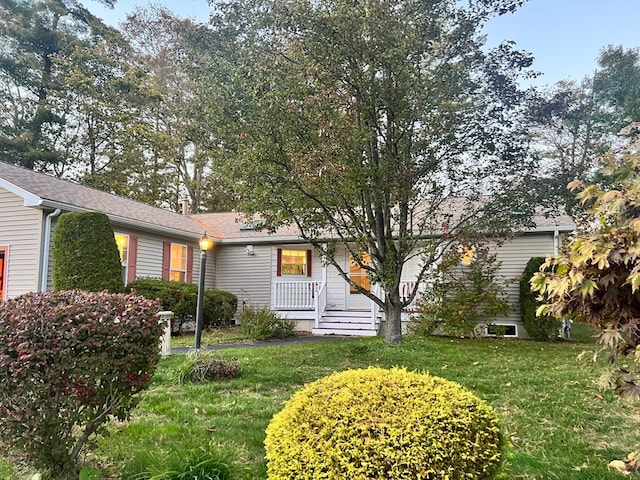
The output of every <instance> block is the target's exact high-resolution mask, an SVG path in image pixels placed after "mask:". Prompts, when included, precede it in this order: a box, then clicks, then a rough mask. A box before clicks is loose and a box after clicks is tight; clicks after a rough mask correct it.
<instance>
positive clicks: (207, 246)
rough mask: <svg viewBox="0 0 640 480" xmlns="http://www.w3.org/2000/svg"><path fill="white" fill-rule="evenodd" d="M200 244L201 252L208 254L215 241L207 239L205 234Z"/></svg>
mask: <svg viewBox="0 0 640 480" xmlns="http://www.w3.org/2000/svg"><path fill="white" fill-rule="evenodd" d="M199 243H200V250H202V251H203V252H206V251H207V250H209V249H210V248H211V247H212V246H213V240H211V239H210V238H209V237H207V234H206V233H205V234H204V237H202V238H201V239H200V242H199Z"/></svg>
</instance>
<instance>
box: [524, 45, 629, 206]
mask: <svg viewBox="0 0 640 480" xmlns="http://www.w3.org/2000/svg"><path fill="white" fill-rule="evenodd" d="M598 66H599V68H598V70H597V71H596V72H595V73H594V75H593V76H591V77H587V78H585V79H584V80H583V81H582V82H580V83H577V82H568V81H563V82H558V83H557V84H556V85H555V86H554V87H553V88H551V89H548V90H547V91H545V92H543V93H542V94H541V95H540V96H538V98H537V101H536V102H534V103H533V105H534V107H533V108H532V113H533V122H534V127H533V129H532V130H533V132H534V134H533V136H534V143H535V144H536V145H537V147H538V150H539V154H540V156H541V157H542V158H543V160H544V161H543V162H542V169H541V171H542V173H543V176H544V178H545V180H544V182H545V183H546V184H547V186H548V188H547V192H548V193H547V200H548V201H549V202H551V203H555V202H561V203H563V204H564V205H565V207H566V209H567V212H568V213H572V214H577V213H579V212H580V211H581V210H582V207H581V206H580V204H579V203H578V202H577V201H576V199H575V196H574V195H573V194H572V193H571V192H569V191H568V190H567V188H566V186H567V184H568V183H569V182H571V181H572V180H581V181H584V182H589V181H599V182H601V181H603V179H602V178H600V179H599V177H600V174H599V168H598V164H597V163H596V162H594V159H595V158H598V157H599V156H600V155H603V154H604V153H605V152H606V151H607V150H608V149H609V147H610V145H611V144H612V142H613V141H614V140H615V137H616V135H617V134H618V133H619V132H620V130H621V129H622V128H623V127H625V126H626V125H628V124H630V123H632V122H637V121H640V49H638V48H635V49H629V50H625V49H624V48H623V47H621V46H618V47H613V46H609V47H606V48H604V49H603V50H602V51H601V53H600V55H599V57H598Z"/></svg>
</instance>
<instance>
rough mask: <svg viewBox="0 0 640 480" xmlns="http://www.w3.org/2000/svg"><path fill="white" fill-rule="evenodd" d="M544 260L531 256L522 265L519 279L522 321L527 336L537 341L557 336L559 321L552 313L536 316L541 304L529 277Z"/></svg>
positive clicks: (548, 339)
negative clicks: (525, 263) (533, 290)
mask: <svg viewBox="0 0 640 480" xmlns="http://www.w3.org/2000/svg"><path fill="white" fill-rule="evenodd" d="M544 262H545V259H544V258H543V257H532V258H530V259H529V261H528V262H527V265H526V266H525V267H524V272H523V273H522V278H521V279H520V315H521V316H522V323H523V324H524V328H526V329H527V333H528V334H529V337H530V338H531V339H533V340H537V341H539V342H550V341H552V340H555V339H556V337H557V336H558V331H559V329H560V325H561V322H560V320H558V319H557V318H555V317H553V316H552V315H541V316H539V317H537V316H536V310H537V309H538V307H539V306H540V305H541V302H540V301H538V299H537V297H538V294H537V293H534V292H532V291H531V283H530V282H531V278H532V277H533V276H534V275H535V274H536V273H537V272H539V271H540V266H541V265H542V264H543V263H544Z"/></svg>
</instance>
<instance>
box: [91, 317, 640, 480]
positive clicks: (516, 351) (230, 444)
mask: <svg viewBox="0 0 640 480" xmlns="http://www.w3.org/2000/svg"><path fill="white" fill-rule="evenodd" d="M576 336H577V337H578V338H582V336H584V339H586V340H590V337H589V335H588V334H586V333H584V332H582V331H581V329H580V328H578V329H574V338H575V337H576ZM585 348H586V349H589V350H593V349H594V348H595V346H594V345H593V344H583V343H578V342H563V343H556V344H540V343H534V342H527V341H514V340H491V339H477V340H463V339H460V340H458V339H449V338H429V339H406V341H405V343H403V344H402V345H399V346H395V347H394V346H388V345H385V344H383V343H382V342H381V340H380V339H377V338H373V339H330V340H326V341H322V342H316V343H308V344H301V345H287V346H266V347H262V348H251V349H231V350H225V351H222V352H218V355H221V356H223V357H225V358H227V359H230V358H231V357H234V356H235V357H237V358H238V360H239V363H240V365H241V367H242V373H241V375H240V376H239V377H237V378H235V379H230V380H223V381H216V382H209V383H205V384H187V385H176V384H174V383H173V382H172V381H171V378H172V375H173V373H172V372H173V371H175V370H176V369H177V367H178V365H179V364H180V363H181V362H182V361H183V360H184V357H183V356H182V355H174V356H171V357H168V358H166V359H163V360H162V362H161V363H160V365H159V368H158V371H157V373H156V375H155V377H154V380H153V383H152V386H151V388H150V389H149V390H148V391H147V392H145V393H144V395H143V397H142V401H141V403H140V405H139V407H138V408H137V409H136V410H135V412H134V415H133V417H132V419H131V420H130V421H129V422H127V423H122V424H118V425H115V426H113V428H112V432H111V433H112V434H111V435H110V436H108V437H106V438H105V439H103V440H101V441H100V443H99V447H98V450H97V453H98V455H99V457H100V458H102V460H103V462H102V463H103V465H107V466H109V465H110V466H111V467H110V470H111V471H112V472H114V474H113V477H114V478H117V477H122V478H131V477H132V476H133V475H134V474H138V473H140V472H143V471H145V470H148V471H150V472H151V471H152V470H153V468H156V469H158V468H159V467H158V462H159V461H160V460H159V459H162V458H163V457H165V456H172V455H173V456H175V452H181V451H191V450H194V449H195V450H198V449H199V450H198V451H205V452H211V454H213V453H212V452H218V455H220V456H221V458H223V459H225V461H226V462H227V463H231V464H232V466H233V468H232V478H235V479H242V480H244V479H247V480H249V479H264V478H266V466H265V463H264V457H263V456H264V449H263V441H264V430H265V428H266V426H267V424H268V423H269V421H270V419H271V417H272V416H273V415H274V414H275V413H276V412H278V411H279V410H280V409H281V408H282V405H283V402H285V401H286V400H287V399H288V398H289V397H290V396H291V394H292V393H293V392H294V391H295V390H297V389H298V388H300V387H301V386H302V385H303V384H305V383H307V382H310V381H313V380H315V379H317V378H319V377H321V376H324V375H327V374H329V373H331V372H333V371H338V370H344V369H348V368H358V367H366V366H369V365H376V366H382V367H391V366H405V367H407V368H409V369H412V370H428V371H430V372H431V373H432V374H434V375H439V376H441V377H444V378H447V379H449V380H453V381H456V382H459V383H461V384H462V385H464V386H465V387H467V388H469V389H470V390H472V391H473V392H474V393H475V394H476V395H478V396H479V397H480V398H483V399H484V400H486V401H487V402H488V403H489V404H491V405H492V406H493V407H494V408H495V409H496V410H497V412H498V413H499V415H500V417H501V419H502V422H503V429H504V433H505V434H506V436H507V438H508V439H509V441H510V447H509V450H508V453H507V455H506V459H505V460H506V461H505V467H504V475H503V476H504V478H508V479H527V480H531V479H541V480H542V479H545V480H546V479H561V480H570V479H576V480H578V479H580V480H582V479H598V480H607V479H620V478H624V477H622V476H621V475H620V474H619V473H616V472H613V471H610V470H609V469H608V468H607V464H608V463H609V462H610V461H611V460H614V459H619V458H623V457H624V456H626V454H627V453H628V452H629V451H631V450H633V449H634V447H635V444H636V443H637V441H638V436H637V422H636V419H637V417H636V413H637V410H634V409H633V408H631V407H630V406H629V405H626V404H624V403H622V402H621V401H620V400H619V399H618V398H617V397H615V395H614V394H613V393H611V392H601V391H599V390H598V388H597V387H596V385H595V381H596V380H597V378H598V377H599V375H600V374H601V373H602V372H604V371H606V370H607V368H608V366H607V365H606V364H604V363H602V364H598V365H593V364H590V363H582V362H580V361H578V360H577V357H578V355H579V354H580V353H581V352H582V351H583V350H584V349H585Z"/></svg>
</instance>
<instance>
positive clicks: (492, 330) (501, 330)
mask: <svg viewBox="0 0 640 480" xmlns="http://www.w3.org/2000/svg"><path fill="white" fill-rule="evenodd" d="M487 335H488V336H490V337H517V336H518V327H517V326H516V325H500V324H493V325H487Z"/></svg>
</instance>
